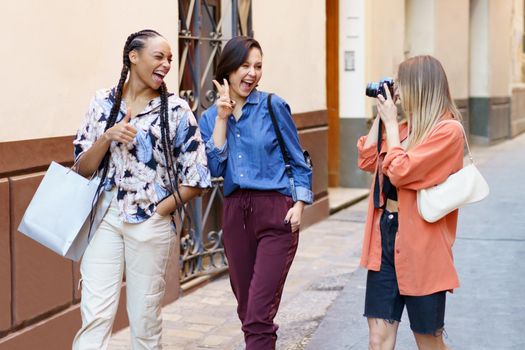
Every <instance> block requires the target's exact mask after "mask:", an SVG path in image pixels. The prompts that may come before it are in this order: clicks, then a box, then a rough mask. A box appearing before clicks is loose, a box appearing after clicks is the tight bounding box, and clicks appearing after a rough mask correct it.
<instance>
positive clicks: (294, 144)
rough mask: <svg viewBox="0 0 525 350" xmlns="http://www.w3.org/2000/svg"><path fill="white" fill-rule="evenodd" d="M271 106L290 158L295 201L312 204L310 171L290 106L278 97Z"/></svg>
mask: <svg viewBox="0 0 525 350" xmlns="http://www.w3.org/2000/svg"><path fill="white" fill-rule="evenodd" d="M272 106H273V108H274V110H275V116H276V118H277V120H278V121H279V122H278V125H279V129H280V130H281V133H282V135H283V140H284V144H285V145H286V150H287V151H288V155H289V157H290V165H291V166H292V175H293V179H294V184H295V191H296V195H297V200H298V201H303V202H305V203H306V204H312V203H313V200H314V194H313V192H312V169H311V168H310V166H309V165H308V164H307V163H306V161H305V159H304V155H303V150H302V148H301V144H300V143H299V136H298V134H297V128H296V127H295V124H294V122H293V119H292V113H291V111H290V106H289V105H288V104H287V103H286V102H285V101H284V100H283V99H282V98H280V97H278V96H275V100H273V99H272Z"/></svg>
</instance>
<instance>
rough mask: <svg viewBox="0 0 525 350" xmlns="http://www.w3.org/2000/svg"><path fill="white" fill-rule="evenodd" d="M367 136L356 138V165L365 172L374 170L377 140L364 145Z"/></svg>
mask: <svg viewBox="0 0 525 350" xmlns="http://www.w3.org/2000/svg"><path fill="white" fill-rule="evenodd" d="M366 139H367V136H361V137H360V138H359V139H358V140H357V166H358V167H359V169H361V170H363V171H367V172H370V173H372V172H374V171H375V169H376V164H377V142H374V143H373V144H372V145H369V146H368V147H365V142H366Z"/></svg>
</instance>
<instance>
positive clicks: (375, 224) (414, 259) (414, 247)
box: [357, 117, 464, 296]
mask: <svg viewBox="0 0 525 350" xmlns="http://www.w3.org/2000/svg"><path fill="white" fill-rule="evenodd" d="M447 119H450V117H447ZM406 135H407V127H406V124H401V126H400V138H401V139H403V138H405V137H406ZM384 139H385V138H384V137H383V142H382V145H381V152H380V155H379V157H378V155H377V143H375V144H374V145H371V146H369V147H367V148H364V144H365V141H366V136H362V137H361V138H360V139H359V140H358V142H357V149H358V151H359V157H358V166H359V168H361V169H362V170H364V171H368V172H373V173H374V174H376V173H377V169H378V167H379V168H380V169H381V173H382V174H385V175H387V176H388V177H389V178H390V181H391V182H392V184H393V185H394V186H396V188H397V197H398V211H399V214H398V218H399V227H398V232H397V235H396V240H395V259H394V260H395V261H394V264H395V268H396V274H397V282H398V286H399V291H400V293H401V294H402V295H412V296H420V295H429V294H432V293H435V292H439V291H443V290H453V289H454V288H457V287H459V279H458V276H457V273H456V269H455V267H454V261H453V257H452V245H453V244H454V241H455V239H456V226H457V219H458V211H457V210H455V211H453V212H451V213H450V214H448V215H446V216H445V217H443V218H442V219H440V220H438V221H436V222H434V223H428V222H426V221H425V220H423V218H422V217H421V216H420V215H419V212H418V209H417V190H419V189H422V188H428V187H431V186H434V185H437V184H440V183H442V182H444V181H445V180H446V179H447V177H448V176H449V175H451V174H453V173H455V172H457V171H458V170H460V169H461V168H462V167H463V147H464V136H463V130H462V128H461V126H460V125H459V124H458V123H456V122H452V121H447V120H443V121H441V122H439V123H438V124H437V125H436V127H435V128H434V130H432V131H431V132H430V134H429V135H428V137H427V138H426V139H425V140H424V141H423V142H422V143H420V144H419V145H417V146H415V147H413V148H412V149H411V150H409V151H405V150H404V149H403V148H402V147H399V146H398V147H392V148H391V149H390V150H388V152H387V145H386V141H385V140H384ZM374 176H375V175H374ZM374 180H375V179H374ZM380 180H382V176H380ZM374 183H375V181H372V191H371V195H370V198H369V202H368V215H367V218H366V224H365V235H364V241H363V250H362V254H361V266H363V267H365V268H367V269H369V270H373V271H379V269H380V267H381V232H380V228H379V219H380V217H381V213H382V209H377V208H374V200H373V196H372V194H373V186H374ZM380 187H382V181H380ZM380 197H381V198H383V195H382V194H381V196H380Z"/></svg>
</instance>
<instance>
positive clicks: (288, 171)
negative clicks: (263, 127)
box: [267, 94, 297, 202]
mask: <svg viewBox="0 0 525 350" xmlns="http://www.w3.org/2000/svg"><path fill="white" fill-rule="evenodd" d="M272 95H273V94H268V99H267V102H268V112H269V113H270V117H271V119H272V125H273V129H274V130H275V136H276V137H277V142H278V143H279V148H280V149H281V153H282V155H283V160H284V169H285V171H286V175H288V182H289V183H290V190H291V193H292V199H293V201H294V202H297V193H296V191H295V181H294V179H293V174H292V165H291V164H290V157H289V156H288V152H286V147H285V145H284V140H283V135H282V134H281V130H279V125H278V124H277V118H275V114H274V112H273V107H272Z"/></svg>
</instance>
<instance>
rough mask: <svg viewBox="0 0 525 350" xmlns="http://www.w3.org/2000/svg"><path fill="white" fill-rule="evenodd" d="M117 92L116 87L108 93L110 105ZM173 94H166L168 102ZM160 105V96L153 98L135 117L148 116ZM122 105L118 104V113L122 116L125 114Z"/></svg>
mask: <svg viewBox="0 0 525 350" xmlns="http://www.w3.org/2000/svg"><path fill="white" fill-rule="evenodd" d="M116 92H117V88H116V87H113V88H112V89H111V91H110V93H109V95H110V96H109V97H110V98H109V99H110V101H111V102H112V103H114V102H115V93H116ZM172 95H173V93H168V100H169V98H170V96H172ZM160 104H161V101H160V96H158V97H155V98H154V99H152V100H150V101H149V102H148V104H147V105H146V107H145V108H144V110H143V111H141V112H140V113H139V114H137V117H140V116H141V115H144V114H148V113H149V112H151V111H153V110H155V109H157V108H159V107H160ZM124 105H125V104H124V103H122V102H121V104H120V112H122V114H126V109H125V108H124Z"/></svg>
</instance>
